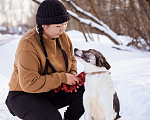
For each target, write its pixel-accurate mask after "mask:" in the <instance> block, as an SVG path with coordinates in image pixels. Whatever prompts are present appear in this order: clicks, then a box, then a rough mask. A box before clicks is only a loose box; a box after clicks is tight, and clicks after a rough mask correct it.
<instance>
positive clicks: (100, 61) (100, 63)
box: [96, 56, 111, 70]
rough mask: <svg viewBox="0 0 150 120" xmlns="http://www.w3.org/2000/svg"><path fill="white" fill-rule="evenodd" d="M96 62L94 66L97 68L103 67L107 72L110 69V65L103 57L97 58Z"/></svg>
mask: <svg viewBox="0 0 150 120" xmlns="http://www.w3.org/2000/svg"><path fill="white" fill-rule="evenodd" d="M96 62H97V63H96V64H97V65H98V66H100V67H105V68H106V69H107V70H109V69H110V68H111V66H110V64H109V63H108V62H107V60H106V58H105V57H104V56H100V57H98V58H97V61H96Z"/></svg>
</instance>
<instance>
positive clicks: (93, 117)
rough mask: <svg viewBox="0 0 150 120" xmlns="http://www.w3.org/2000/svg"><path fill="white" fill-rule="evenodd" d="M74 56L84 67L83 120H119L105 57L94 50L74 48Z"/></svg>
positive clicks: (118, 109)
mask: <svg viewBox="0 0 150 120" xmlns="http://www.w3.org/2000/svg"><path fill="white" fill-rule="evenodd" d="M74 54H75V57H77V59H78V60H79V61H80V62H81V63H82V64H83V65H84V72H85V73H86V76H85V84H84V86H85V92H84V95H83V105H84V108H85V113H84V118H85V120H121V119H120V118H121V116H120V115H119V111H120V105H119V99H118V97H117V94H116V92H115V89H114V85H113V81H112V79H111V77H110V72H109V69H110V65H109V63H108V62H107V61H106V59H105V57H104V56H103V55H102V54H101V53H100V52H99V51H96V50H94V49H90V50H87V51H84V50H79V49H77V48H75V49H74Z"/></svg>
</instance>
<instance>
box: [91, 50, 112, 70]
mask: <svg viewBox="0 0 150 120" xmlns="http://www.w3.org/2000/svg"><path fill="white" fill-rule="evenodd" d="M90 51H91V52H92V53H93V54H94V55H95V56H96V66H99V67H106V69H107V70H109V69H110V68H111V66H110V65H109V63H108V62H107V60H106V58H105V57H104V56H103V55H102V53H100V52H99V51H97V50H94V49H90Z"/></svg>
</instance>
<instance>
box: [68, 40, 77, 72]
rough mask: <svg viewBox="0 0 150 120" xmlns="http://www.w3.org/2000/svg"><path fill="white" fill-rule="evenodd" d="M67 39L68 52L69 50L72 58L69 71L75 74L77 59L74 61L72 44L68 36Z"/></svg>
mask: <svg viewBox="0 0 150 120" xmlns="http://www.w3.org/2000/svg"><path fill="white" fill-rule="evenodd" d="M68 40H69V44H70V52H71V60H72V63H71V68H70V71H69V73H71V74H77V61H76V59H75V57H74V53H73V45H72V42H71V40H70V38H69V37H68Z"/></svg>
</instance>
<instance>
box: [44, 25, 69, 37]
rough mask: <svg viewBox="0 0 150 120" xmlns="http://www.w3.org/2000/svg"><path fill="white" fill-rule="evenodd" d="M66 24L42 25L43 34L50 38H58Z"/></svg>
mask: <svg viewBox="0 0 150 120" xmlns="http://www.w3.org/2000/svg"><path fill="white" fill-rule="evenodd" d="M67 23H68V22H64V23H62V24H51V25H42V27H43V30H44V31H43V33H44V34H45V35H46V36H47V37H50V38H58V37H59V36H60V35H61V34H62V33H63V32H65V30H66V28H67Z"/></svg>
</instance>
